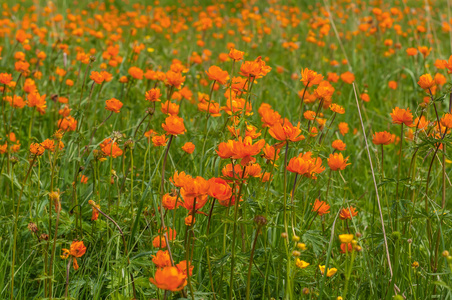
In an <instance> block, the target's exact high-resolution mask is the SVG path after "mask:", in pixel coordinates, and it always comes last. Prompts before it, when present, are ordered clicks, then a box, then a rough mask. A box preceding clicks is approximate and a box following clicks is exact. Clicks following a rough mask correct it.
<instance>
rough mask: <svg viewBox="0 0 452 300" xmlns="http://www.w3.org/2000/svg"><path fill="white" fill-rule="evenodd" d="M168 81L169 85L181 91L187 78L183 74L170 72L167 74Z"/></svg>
mask: <svg viewBox="0 0 452 300" xmlns="http://www.w3.org/2000/svg"><path fill="white" fill-rule="evenodd" d="M166 81H167V83H168V84H169V85H171V86H174V87H175V88H176V89H180V88H181V86H182V84H183V83H184V82H185V76H182V74H181V73H176V72H173V71H168V72H166Z"/></svg>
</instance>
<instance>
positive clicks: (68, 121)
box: [58, 116, 77, 131]
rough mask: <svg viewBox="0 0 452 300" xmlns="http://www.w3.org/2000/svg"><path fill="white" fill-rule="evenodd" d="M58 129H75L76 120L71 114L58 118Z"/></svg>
mask: <svg viewBox="0 0 452 300" xmlns="http://www.w3.org/2000/svg"><path fill="white" fill-rule="evenodd" d="M58 129H60V130H63V131H70V130H71V131H75V130H76V129H77V120H75V119H74V118H73V117H71V116H67V117H65V118H62V119H60V120H58Z"/></svg>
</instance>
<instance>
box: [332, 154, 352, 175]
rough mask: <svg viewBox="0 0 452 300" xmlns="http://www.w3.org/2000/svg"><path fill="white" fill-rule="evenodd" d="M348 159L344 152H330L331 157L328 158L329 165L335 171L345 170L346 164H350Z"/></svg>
mask: <svg viewBox="0 0 452 300" xmlns="http://www.w3.org/2000/svg"><path fill="white" fill-rule="evenodd" d="M347 161H348V157H347V158H345V159H344V156H343V155H342V153H334V154H330V157H329V158H328V166H329V167H330V169H331V170H333V171H337V170H344V169H345V167H346V166H348V165H350V163H347Z"/></svg>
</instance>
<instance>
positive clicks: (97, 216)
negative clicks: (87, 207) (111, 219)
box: [90, 200, 100, 221]
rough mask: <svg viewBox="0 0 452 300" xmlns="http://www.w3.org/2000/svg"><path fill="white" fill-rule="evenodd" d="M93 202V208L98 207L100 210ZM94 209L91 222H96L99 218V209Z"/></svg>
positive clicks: (98, 206)
mask: <svg viewBox="0 0 452 300" xmlns="http://www.w3.org/2000/svg"><path fill="white" fill-rule="evenodd" d="M90 201H92V203H93V204H91V203H90V204H91V205H92V206H95V207H97V208H98V209H100V205H99V204H95V203H94V201H93V200H90ZM91 208H92V209H93V212H92V214H91V221H96V220H97V219H98V218H99V211H98V210H97V209H95V208H94V207H91Z"/></svg>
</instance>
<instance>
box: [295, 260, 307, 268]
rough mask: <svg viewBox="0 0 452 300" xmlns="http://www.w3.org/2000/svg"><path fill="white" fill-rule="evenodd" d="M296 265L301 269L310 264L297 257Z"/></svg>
mask: <svg viewBox="0 0 452 300" xmlns="http://www.w3.org/2000/svg"><path fill="white" fill-rule="evenodd" d="M295 265H296V266H297V267H298V268H300V269H306V268H307V267H308V266H309V265H310V264H309V263H307V262H305V261H304V260H301V259H299V258H297V260H296V261H295Z"/></svg>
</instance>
